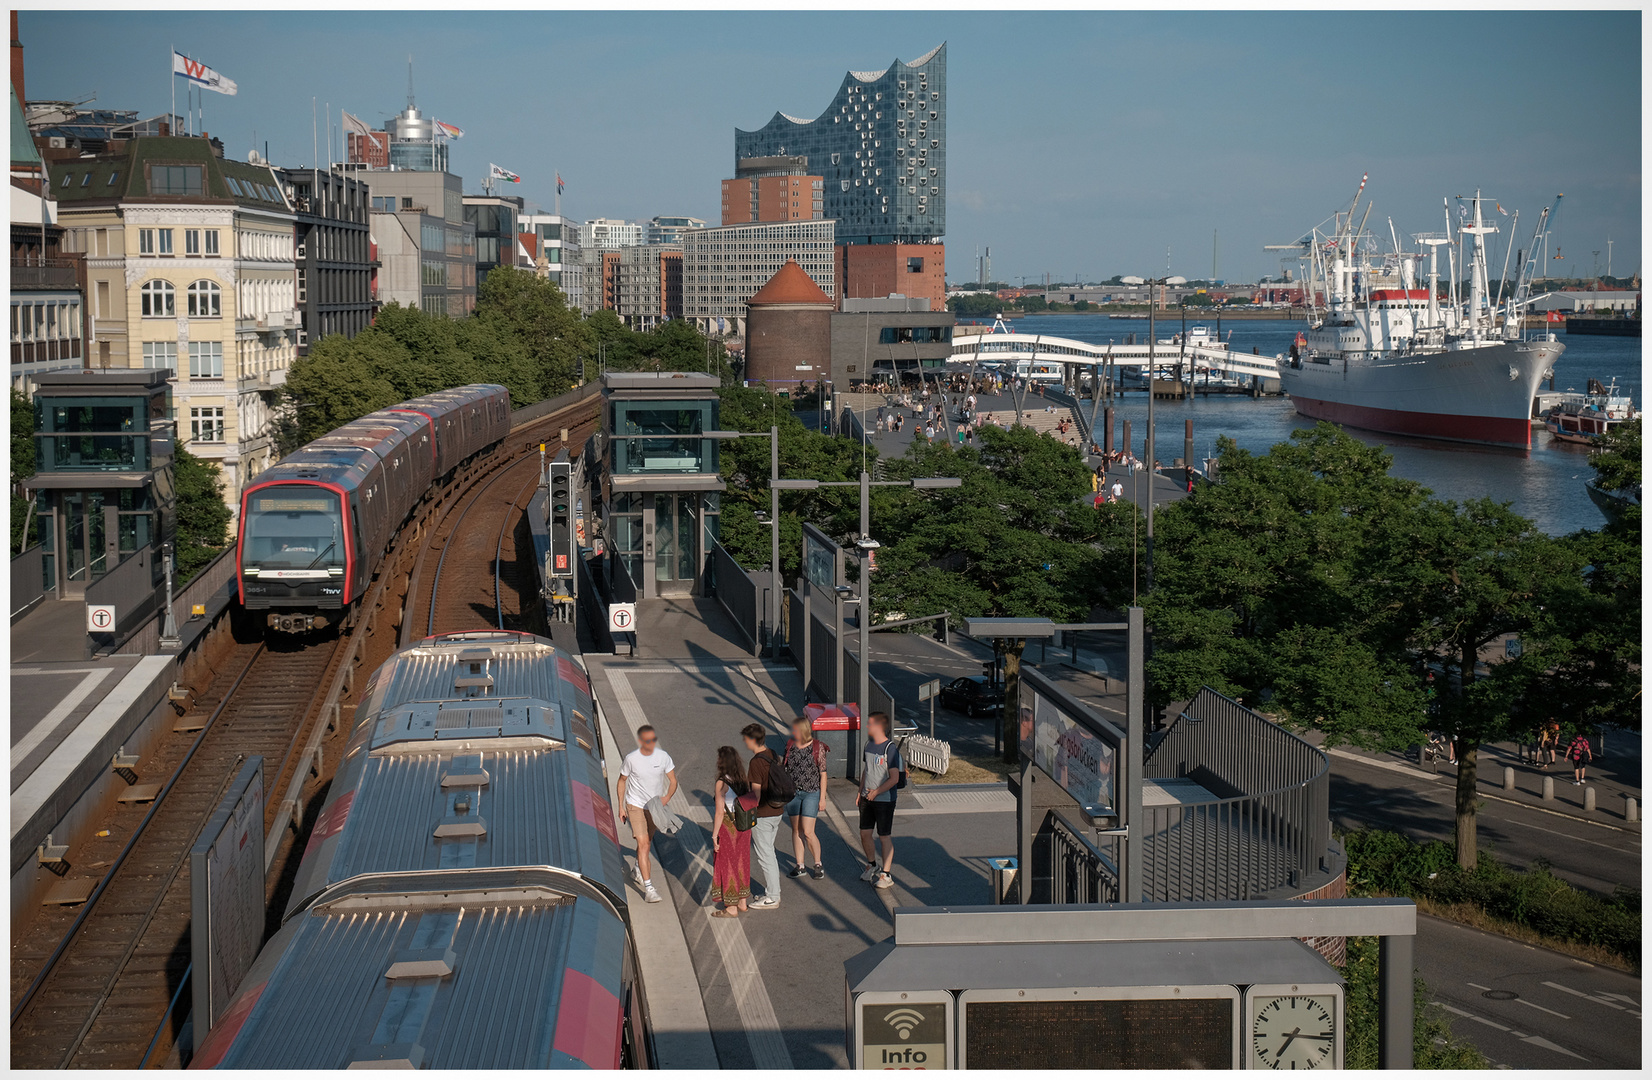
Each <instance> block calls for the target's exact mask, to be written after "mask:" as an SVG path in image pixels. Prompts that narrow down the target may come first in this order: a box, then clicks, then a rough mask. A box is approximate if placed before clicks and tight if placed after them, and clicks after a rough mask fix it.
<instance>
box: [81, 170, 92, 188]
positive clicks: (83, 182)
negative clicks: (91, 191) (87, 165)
mask: <svg viewBox="0 0 1652 1080" xmlns="http://www.w3.org/2000/svg"><path fill="white" fill-rule="evenodd" d="M91 182H92V174H91V173H87V174H86V175H85V176H83V177H81V178H80V186H81V187H85V186H87V185H88V184H90V183H91Z"/></svg>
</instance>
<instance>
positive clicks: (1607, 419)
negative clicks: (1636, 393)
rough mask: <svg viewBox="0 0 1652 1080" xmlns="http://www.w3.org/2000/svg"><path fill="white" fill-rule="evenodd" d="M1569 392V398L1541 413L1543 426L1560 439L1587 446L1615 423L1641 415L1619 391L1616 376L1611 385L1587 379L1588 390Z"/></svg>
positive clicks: (1614, 425)
mask: <svg viewBox="0 0 1652 1080" xmlns="http://www.w3.org/2000/svg"><path fill="white" fill-rule="evenodd" d="M1568 396H1569V397H1570V398H1571V399H1572V400H1566V401H1561V402H1560V403H1559V404H1557V405H1555V406H1554V407H1553V408H1551V409H1550V410H1549V411H1548V412H1547V413H1545V414H1544V416H1543V426H1544V427H1545V428H1547V429H1548V430H1549V434H1550V435H1553V436H1554V437H1555V438H1556V439H1558V440H1560V441H1561V442H1570V443H1581V444H1583V445H1585V446H1590V445H1593V444H1595V443H1598V442H1599V441H1600V440H1601V439H1602V438H1604V437H1605V436H1606V433H1607V432H1609V431H1611V430H1612V429H1613V428H1614V427H1616V426H1618V425H1619V424H1625V423H1628V422H1629V421H1631V420H1634V419H1636V418H1637V417H1639V416H1640V414H1639V413H1638V412H1636V411H1635V407H1634V404H1633V403H1632V402H1631V401H1630V400H1629V398H1628V397H1625V396H1620V395H1619V394H1618V381H1617V379H1615V378H1614V379H1613V380H1612V383H1611V385H1610V386H1602V385H1601V384H1600V381H1599V380H1598V379H1590V380H1589V391H1588V393H1586V394H1576V395H1568Z"/></svg>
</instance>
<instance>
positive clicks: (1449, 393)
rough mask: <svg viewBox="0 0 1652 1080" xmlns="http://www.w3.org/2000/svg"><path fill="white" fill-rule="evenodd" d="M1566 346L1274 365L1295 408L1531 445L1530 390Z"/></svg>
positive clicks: (1380, 428) (1318, 415)
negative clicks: (1277, 367) (1278, 366)
mask: <svg viewBox="0 0 1652 1080" xmlns="http://www.w3.org/2000/svg"><path fill="white" fill-rule="evenodd" d="M1565 348H1566V347H1565V346H1564V345H1561V344H1560V343H1558V342H1553V341H1510V342H1500V343H1498V344H1495V345H1488V346H1485V347H1483V348H1479V349H1460V350H1451V351H1447V352H1440V353H1430V354H1426V355H1414V356H1400V357H1385V358H1381V359H1375V360H1368V359H1363V358H1362V359H1358V360H1354V359H1349V360H1347V361H1343V360H1340V359H1338V360H1333V361H1332V362H1331V363H1328V364H1327V363H1316V362H1313V361H1311V360H1304V361H1303V362H1302V364H1301V366H1300V367H1295V366H1292V365H1290V364H1289V363H1284V364H1281V365H1280V371H1279V374H1280V382H1281V384H1282V385H1283V388H1284V390H1285V392H1286V393H1288V394H1290V396H1291V403H1292V405H1293V406H1294V407H1295V408H1296V411H1297V412H1298V413H1300V414H1301V415H1303V416H1305V417H1308V418H1310V419H1314V420H1328V421H1330V422H1332V423H1335V424H1343V425H1346V426H1348V427H1356V428H1362V429H1364V430H1366V431H1374V432H1380V433H1382V434H1388V435H1409V436H1414V437H1417V438H1424V439H1442V440H1447V441H1451V442H1464V443H1477V444H1482V445H1490V446H1507V447H1513V448H1516V449H1521V450H1526V449H1530V448H1531V437H1532V436H1531V429H1532V424H1531V411H1532V397H1533V395H1534V394H1535V393H1536V392H1537V385H1538V383H1539V381H1540V380H1541V379H1542V378H1543V376H1544V375H1545V374H1547V373H1548V371H1549V369H1550V368H1551V367H1553V365H1554V363H1555V361H1556V360H1557V359H1559V357H1560V354H1561V353H1562V352H1564V351H1565Z"/></svg>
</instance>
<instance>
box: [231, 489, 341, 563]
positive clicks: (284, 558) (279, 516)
mask: <svg viewBox="0 0 1652 1080" xmlns="http://www.w3.org/2000/svg"><path fill="white" fill-rule="evenodd" d="M249 502H250V503H251V505H250V506H249V507H248V508H247V522H246V525H245V526H244V529H245V534H246V539H245V541H244V542H243V544H242V552H243V555H242V559H243V563H244V565H247V566H256V567H257V568H259V569H260V570H269V569H276V570H319V569H323V568H332V567H340V568H342V567H343V566H344V537H343V533H342V523H341V518H340V515H339V501H338V495H337V494H335V493H333V492H331V491H328V490H326V489H325V488H318V487H311V486H308V485H300V484H284V485H280V486H276V487H267V488H261V489H259V490H258V491H255V492H253V493H252V496H251V498H250V500H249Z"/></svg>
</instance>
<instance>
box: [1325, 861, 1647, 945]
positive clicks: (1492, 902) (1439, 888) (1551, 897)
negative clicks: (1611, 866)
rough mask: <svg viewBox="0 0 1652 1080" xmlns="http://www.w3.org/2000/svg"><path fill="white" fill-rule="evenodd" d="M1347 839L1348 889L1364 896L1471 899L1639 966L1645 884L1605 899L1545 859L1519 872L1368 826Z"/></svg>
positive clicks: (1621, 889) (1498, 915)
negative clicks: (1460, 858)
mask: <svg viewBox="0 0 1652 1080" xmlns="http://www.w3.org/2000/svg"><path fill="white" fill-rule="evenodd" d="M1342 839H1343V843H1344V845H1346V847H1347V850H1348V887H1349V890H1350V891H1351V892H1353V893H1355V894H1357V895H1364V896H1373V895H1382V896H1409V897H1412V898H1414V899H1425V898H1426V899H1428V900H1431V901H1433V902H1435V903H1438V904H1470V905H1473V906H1475V907H1478V908H1480V909H1481V910H1482V911H1484V912H1485V913H1486V914H1487V915H1490V916H1492V917H1493V918H1496V919H1503V920H1506V921H1508V922H1511V923H1514V924H1515V925H1517V926H1522V927H1525V928H1527V929H1529V930H1533V931H1536V932H1537V933H1539V934H1543V935H1545V936H1548V937H1552V938H1557V939H1559V940H1561V941H1570V942H1575V943H1577V944H1581V945H1593V946H1597V947H1599V948H1602V949H1606V950H1608V951H1610V952H1612V953H1614V954H1616V955H1618V956H1621V957H1623V958H1624V959H1625V960H1628V961H1630V962H1631V963H1634V964H1637V965H1638V964H1639V963H1640V946H1641V915H1640V890H1639V889H1631V888H1625V887H1623V886H1619V887H1618V890H1617V892H1615V893H1614V894H1613V895H1612V896H1610V897H1599V896H1596V895H1594V894H1593V893H1588V892H1584V891H1583V890H1581V889H1578V888H1576V887H1575V886H1573V885H1571V884H1569V883H1567V882H1565V881H1562V880H1561V879H1560V878H1557V877H1555V876H1554V874H1552V873H1551V872H1550V871H1549V868H1548V866H1547V865H1546V864H1544V863H1543V862H1541V861H1539V862H1537V863H1535V864H1534V865H1533V866H1532V868H1531V869H1530V870H1524V871H1521V870H1512V869H1510V868H1509V867H1507V866H1505V865H1503V864H1502V863H1500V862H1498V861H1497V860H1496V859H1495V858H1492V857H1491V856H1490V853H1484V852H1483V853H1482V854H1483V855H1485V857H1484V858H1481V859H1480V860H1479V862H1478V865H1477V866H1476V867H1475V868H1474V869H1473V870H1463V869H1462V868H1461V867H1459V866H1458V865H1457V862H1456V854H1455V850H1454V848H1453V847H1452V845H1450V844H1448V843H1445V842H1444V841H1440V840H1433V841H1429V842H1428V843H1424V844H1419V843H1417V842H1416V841H1414V840H1410V839H1408V838H1407V837H1405V836H1402V835H1400V834H1399V833H1395V832H1387V831H1384V830H1378V829H1362V830H1359V831H1357V832H1350V833H1348V834H1346V835H1345V836H1344V837H1343V838H1342Z"/></svg>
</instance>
